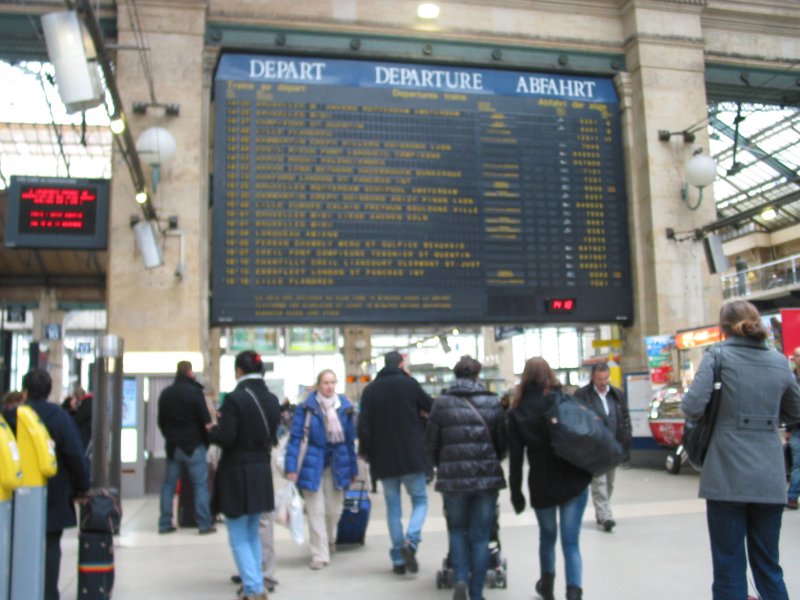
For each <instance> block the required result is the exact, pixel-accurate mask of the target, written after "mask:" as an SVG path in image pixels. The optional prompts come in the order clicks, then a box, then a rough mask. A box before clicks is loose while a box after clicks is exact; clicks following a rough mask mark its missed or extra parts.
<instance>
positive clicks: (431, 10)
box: [417, 2, 439, 19]
mask: <svg viewBox="0 0 800 600" xmlns="http://www.w3.org/2000/svg"><path fill="white" fill-rule="evenodd" d="M417 16H418V17H419V18H420V19H438V18H439V5H438V4H434V3H433V2H423V3H422V4H420V5H419V7H417Z"/></svg>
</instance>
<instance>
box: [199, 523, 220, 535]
mask: <svg viewBox="0 0 800 600" xmlns="http://www.w3.org/2000/svg"><path fill="white" fill-rule="evenodd" d="M197 533H199V534H200V535H208V534H209V533H217V528H216V527H214V526H213V525H212V526H211V527H206V528H205V529H200V530H199V531H198V532H197Z"/></svg>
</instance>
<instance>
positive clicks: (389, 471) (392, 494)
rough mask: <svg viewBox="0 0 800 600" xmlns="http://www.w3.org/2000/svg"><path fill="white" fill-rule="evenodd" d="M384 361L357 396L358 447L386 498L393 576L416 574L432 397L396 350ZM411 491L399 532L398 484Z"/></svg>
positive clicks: (425, 493)
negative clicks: (426, 431) (426, 422)
mask: <svg viewBox="0 0 800 600" xmlns="http://www.w3.org/2000/svg"><path fill="white" fill-rule="evenodd" d="M384 360H385V362H384V364H385V366H384V368H383V369H381V370H380V372H379V373H378V375H377V376H376V377H375V381H373V382H372V383H370V384H369V385H368V386H367V387H366V388H365V389H364V393H363V394H362V396H361V412H360V414H359V417H358V448H359V453H360V454H361V456H363V457H364V458H365V459H366V460H367V462H368V463H369V466H370V473H371V475H372V478H373V479H374V480H380V481H381V484H382V487H383V496H384V500H385V501H386V520H387V522H388V525H389V536H390V537H391V540H392V549H391V550H390V552H389V555H390V557H391V560H392V568H393V570H394V572H395V573H397V574H398V575H402V574H405V572H406V570H408V571H410V572H412V573H416V572H417V570H418V564H417V560H416V552H417V546H418V545H419V542H420V540H421V533H422V525H423V524H424V523H425V515H426V514H427V511H428V491H427V488H426V479H425V470H426V457H425V447H424V438H423V434H424V432H423V427H422V422H421V419H422V418H423V417H424V416H426V415H427V414H428V413H429V412H430V410H431V403H432V401H431V397H430V396H429V395H428V394H427V393H425V390H423V389H422V386H420V384H419V383H418V382H417V380H416V379H414V378H413V377H411V376H410V375H409V374H408V373H407V372H406V371H405V370H404V369H403V367H404V358H403V355H402V354H400V353H399V352H395V351H392V352H389V353H388V354H387V355H386V356H385V359H384ZM401 484H402V485H403V486H404V487H405V489H406V492H407V493H408V494H409V495H410V496H411V506H412V508H411V517H410V518H409V520H408V528H407V531H406V533H403V522H402V517H403V514H402V506H401V498H400V486H401Z"/></svg>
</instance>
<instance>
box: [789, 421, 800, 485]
mask: <svg viewBox="0 0 800 600" xmlns="http://www.w3.org/2000/svg"><path fill="white" fill-rule="evenodd" d="M789 448H790V449H791V451H792V475H791V478H790V479H789V492H788V493H787V496H788V498H789V500H797V499H798V498H800V426H798V427H797V429H795V430H794V433H793V434H792V437H790V438H789Z"/></svg>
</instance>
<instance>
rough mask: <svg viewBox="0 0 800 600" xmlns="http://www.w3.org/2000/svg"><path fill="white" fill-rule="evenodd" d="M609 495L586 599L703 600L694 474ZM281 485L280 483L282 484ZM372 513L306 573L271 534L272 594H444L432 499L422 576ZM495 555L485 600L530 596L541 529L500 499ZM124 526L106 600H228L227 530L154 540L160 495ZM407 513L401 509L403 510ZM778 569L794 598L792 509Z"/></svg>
mask: <svg viewBox="0 0 800 600" xmlns="http://www.w3.org/2000/svg"><path fill="white" fill-rule="evenodd" d="M617 482H618V483H617V491H616V496H615V500H614V503H613V504H614V508H615V518H616V520H617V523H618V526H617V528H616V529H615V530H614V532H613V533H611V534H608V533H604V532H602V531H600V530H599V529H598V528H597V527H596V526H595V524H594V514H593V511H592V509H591V506H589V507H588V508H587V512H586V515H585V520H584V526H583V531H582V534H581V549H582V554H583V562H584V597H585V598H586V599H587V600H634V599H635V600H643V599H646V600H673V599H681V600H685V599H692V600H693V599H703V598H710V596H711V594H710V591H709V590H710V586H711V559H710V553H709V549H708V539H707V534H706V528H705V513H704V504H703V502H702V501H700V500H698V499H697V498H696V495H697V482H698V478H697V474H696V473H693V472H691V469H688V470H687V472H685V473H682V474H681V475H678V476H673V475H668V474H667V473H666V472H664V471H659V470H656V469H644V468H629V469H622V470H620V472H619V474H618V476H617ZM279 485H280V483H279ZM372 502H373V513H372V518H371V521H370V525H369V529H368V532H367V543H366V545H365V546H363V547H355V548H348V549H342V550H340V551H339V552H337V553H336V554H335V555H334V557H333V560H332V563H331V565H330V566H329V567H328V568H326V569H324V570H322V571H311V570H310V569H309V568H308V548H307V546H297V545H295V544H294V543H293V542H292V541H291V540H290V539H289V536H288V533H287V532H286V530H283V529H279V530H278V531H277V533H276V546H277V551H278V553H279V555H278V574H277V577H278V579H279V581H280V585H279V586H278V588H277V590H276V591H275V592H274V593H273V594H272V595H271V596H272V597H273V599H275V598H282V599H284V600H289V599H300V598H312V599H313V598H326V599H328V598H330V599H341V600H345V599H346V600H361V599H364V600H366V599H370V600H373V599H378V600H393V599H398V600H399V599H407V598H414V599H418V600H421V599H423V598H424V599H428V598H430V599H432V600H436V599H439V600H443V599H447V600H449V598H451V597H452V591H448V590H437V589H436V579H435V577H436V571H437V569H439V568H440V567H441V561H442V559H443V558H444V556H445V554H446V553H447V533H446V528H445V523H444V519H443V516H442V505H441V499H440V497H439V494H437V493H431V494H430V507H429V513H428V519H427V521H426V524H425V528H424V539H423V542H422V545H421V546H420V549H419V554H418V557H419V560H420V572H419V573H418V574H417V575H414V576H411V575H406V576H404V577H400V576H397V575H394V574H392V573H391V570H390V563H389V559H388V535H387V531H386V523H385V520H384V514H385V510H384V504H383V498H382V496H381V495H372ZM500 506H501V517H500V524H501V532H500V536H501V540H502V545H503V547H502V551H503V554H504V555H505V557H506V558H507V561H508V588H507V589H487V590H486V593H485V598H486V600H519V599H529V598H536V597H537V596H536V594H535V592H534V591H533V585H534V583H535V581H536V579H537V577H538V574H539V573H538V570H539V569H538V560H537V539H538V537H537V527H536V524H535V518H534V515H533V511H531V510H528V511H526V512H525V513H524V514H522V515H519V516H517V515H515V514H514V513H513V511H512V509H511V504H510V502H509V500H508V496H507V493H504V494H502V495H501V500H500ZM123 509H124V513H125V514H124V519H123V527H122V532H121V534H120V536H118V537H117V538H116V544H115V566H116V583H115V586H114V594H113V598H114V600H134V599H135V600H142V599H146V600H167V599H169V600H174V599H177V600H184V599H186V600H189V599H191V600H233V598H235V592H236V587H235V586H234V585H233V584H231V583H230V581H229V577H230V575H232V574H233V573H234V572H235V568H234V564H233V559H232V558H231V553H230V549H229V547H228V543H227V535H226V531H225V527H224V525H223V526H221V527H220V528H219V531H218V533H216V534H214V535H209V536H200V535H198V534H197V532H196V530H190V529H184V530H179V531H178V532H177V533H174V534H170V535H167V536H163V535H158V534H157V533H156V522H157V517H158V499H157V498H156V497H147V498H143V499H135V500H125V501H124V502H123ZM406 511H407V507H406ZM62 545H63V549H64V558H63V563H62V577H61V581H62V586H61V588H62V596H61V597H62V600H75V599H76V598H77V577H76V575H75V571H76V560H77V558H76V554H77V541H76V535H75V532H74V531H70V532H67V533H65V537H64V541H63V544H62ZM558 561H559V565H558V573H557V575H556V589H557V591H558V594H557V596H556V597H557V598H563V597H564V592H563V589H564V577H563V571H562V570H561V569H562V567H563V561H562V560H561V556H560V555H559V557H558ZM781 562H782V564H783V566H784V570H785V573H786V583H787V587H788V588H789V592H790V595H800V568H798V567H797V565H800V511H787V512H786V513H785V519H784V526H783V533H782V542H781Z"/></svg>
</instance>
